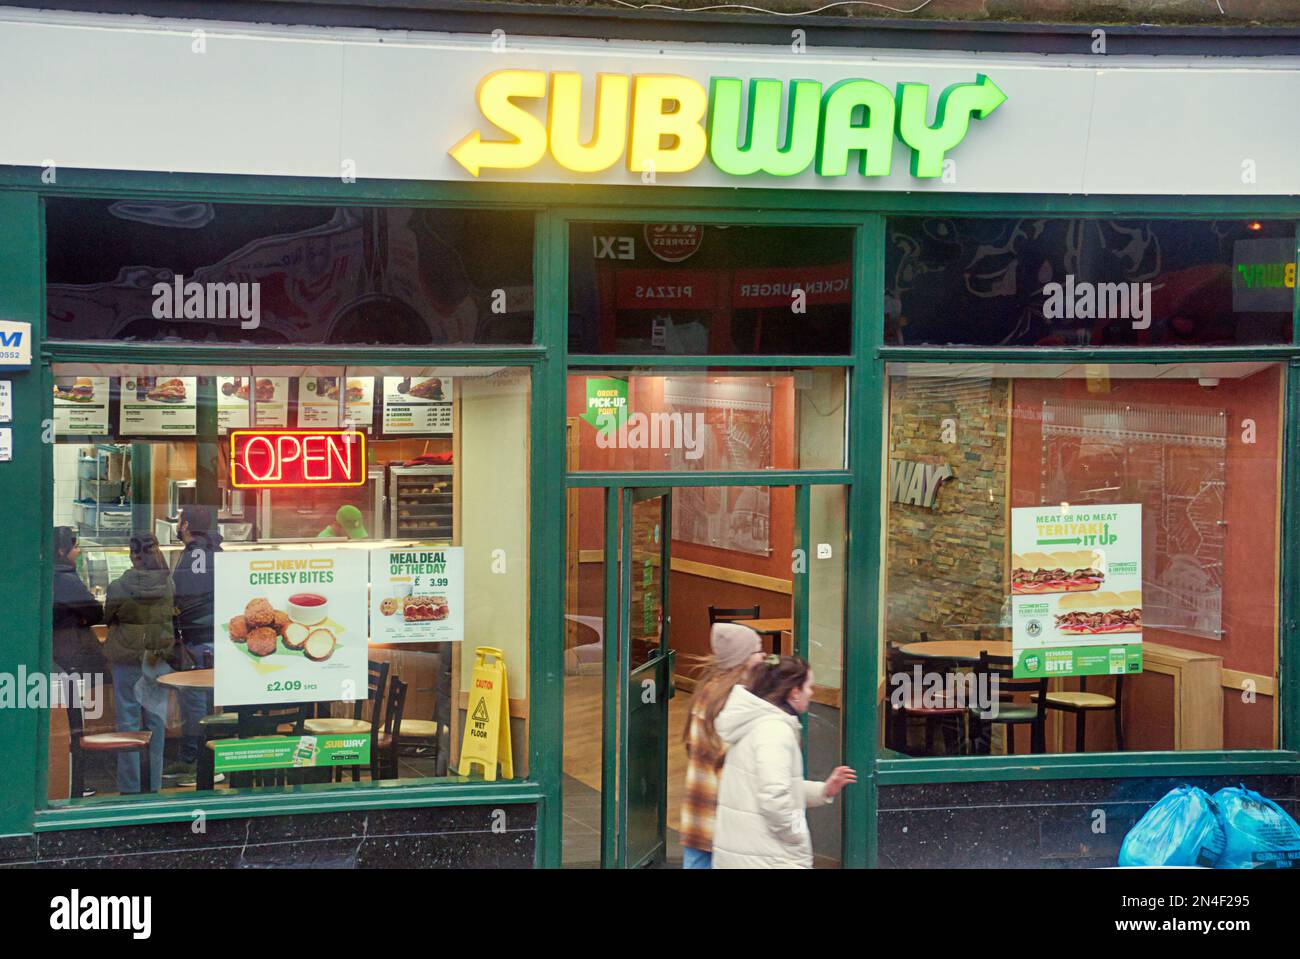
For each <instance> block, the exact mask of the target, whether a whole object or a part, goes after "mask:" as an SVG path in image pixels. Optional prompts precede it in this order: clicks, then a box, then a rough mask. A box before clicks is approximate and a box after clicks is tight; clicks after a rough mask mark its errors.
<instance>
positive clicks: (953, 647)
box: [898, 639, 1011, 663]
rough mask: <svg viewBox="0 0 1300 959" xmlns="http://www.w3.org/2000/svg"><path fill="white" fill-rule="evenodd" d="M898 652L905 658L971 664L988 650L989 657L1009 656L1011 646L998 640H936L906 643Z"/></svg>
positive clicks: (977, 660)
mask: <svg viewBox="0 0 1300 959" xmlns="http://www.w3.org/2000/svg"><path fill="white" fill-rule="evenodd" d="M898 650H899V652H901V653H903V654H905V655H907V656H917V657H920V658H924V659H951V660H955V661H958V662H971V663H976V662H979V658H980V652H981V650H988V652H989V655H990V656H1002V657H1005V658H1010V656H1011V644H1010V643H1008V642H1006V641H1005V640H1000V639H997V640H994V639H936V640H932V641H931V642H928V643H908V644H907V645H906V646H899V647H898Z"/></svg>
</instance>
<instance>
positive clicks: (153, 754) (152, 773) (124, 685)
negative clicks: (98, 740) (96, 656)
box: [113, 663, 167, 793]
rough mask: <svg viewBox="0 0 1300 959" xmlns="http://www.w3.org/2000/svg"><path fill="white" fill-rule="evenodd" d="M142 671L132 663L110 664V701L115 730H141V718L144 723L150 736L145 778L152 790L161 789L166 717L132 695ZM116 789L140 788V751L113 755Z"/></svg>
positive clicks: (134, 789)
mask: <svg viewBox="0 0 1300 959" xmlns="http://www.w3.org/2000/svg"><path fill="white" fill-rule="evenodd" d="M143 675H144V671H143V670H142V669H141V668H140V667H139V666H135V665H124V664H120V663H114V664H113V703H114V707H113V708H114V710H115V715H116V716H117V729H118V732H137V731H138V730H141V729H143V728H144V727H143V726H141V724H140V723H141V720H142V719H143V720H144V721H145V722H146V723H148V728H149V730H150V732H152V733H153V739H152V740H150V742H149V781H150V783H151V785H152V787H153V791H154V792H158V791H159V790H160V789H162V769H163V748H164V747H165V746H166V745H167V717H166V716H159V715H157V714H156V713H151V712H149V711H148V710H147V709H145V708H144V707H143V706H141V705H140V701H139V700H138V699H136V696H135V684H136V680H138V679H139V678H140V677H141V676H143ZM117 791H118V792H120V793H138V792H139V791H140V754H139V753H119V754H118V756H117Z"/></svg>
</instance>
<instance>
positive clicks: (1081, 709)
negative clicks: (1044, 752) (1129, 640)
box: [1035, 673, 1124, 753]
mask: <svg viewBox="0 0 1300 959" xmlns="http://www.w3.org/2000/svg"><path fill="white" fill-rule="evenodd" d="M1035 695H1037V694H1035ZM1123 699H1124V674H1123V673H1117V674H1116V675H1115V695H1114V696H1106V695H1103V694H1102V693H1090V692H1088V677H1087V676H1080V677H1079V688H1078V689H1077V690H1071V689H1064V690H1061V691H1059V692H1049V693H1048V694H1047V708H1048V709H1059V710H1060V711H1061V712H1063V713H1071V714H1073V716H1074V751H1075V752H1076V753H1081V752H1084V751H1085V749H1084V740H1085V737H1086V735H1087V731H1088V713H1100V712H1106V711H1107V710H1111V711H1113V712H1114V713H1115V747H1116V749H1118V750H1119V751H1120V752H1123V751H1124V723H1123V717H1122V714H1121V709H1122V705H1121V704H1122V702H1123Z"/></svg>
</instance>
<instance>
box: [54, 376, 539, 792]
mask: <svg viewBox="0 0 1300 959" xmlns="http://www.w3.org/2000/svg"><path fill="white" fill-rule="evenodd" d="M529 397H530V389H529V375H528V372H527V370H522V369H512V368H482V367H465V368H449V367H438V368H418V367H366V366H351V367H301V366H266V367H242V368H235V367H231V368H222V369H214V368H212V367H198V366H196V367H161V366H142V365H126V364H67V365H56V367H55V369H54V424H55V446H54V515H53V517H52V523H53V525H54V527H55V537H54V539H55V545H56V557H55V566H54V604H53V611H52V614H53V623H54V628H53V636H54V641H53V659H54V662H55V664H56V666H57V667H58V668H60V669H62V670H65V671H68V672H76V673H80V674H84V675H85V676H87V677H88V683H87V686H86V690H87V692H88V693H89V694H91V695H90V697H89V699H90V701H88V702H85V703H84V706H85V707H86V708H84V709H80V710H78V709H75V708H69V709H61V710H54V711H52V714H51V735H50V759H49V763H50V777H49V798H50V799H51V800H65V799H68V798H69V796H70V795H71V798H73V799H78V798H80V797H82V796H85V795H89V794H90V793H91V792H92V791H93V792H96V793H98V794H99V795H101V796H102V795H111V794H119V793H120V794H126V793H133V792H137V791H139V790H141V788H142V787H143V788H148V787H149V785H150V778H151V779H152V786H153V788H155V789H158V788H161V789H162V790H164V791H177V792H184V791H187V790H188V791H194V790H195V789H196V788H197V789H208V788H218V789H225V788H230V787H232V786H234V787H240V786H245V787H247V786H256V787H266V788H274V787H279V786H294V785H298V784H302V783H310V782H330V781H331V779H332V777H333V775H334V773H335V772H336V770H339V769H342V770H344V771H345V772H346V773H347V775H346V778H347V780H348V781H361V782H367V781H370V780H372V779H386V780H408V781H415V780H420V779H427V778H436V777H445V776H449V775H455V774H456V771H457V766H458V761H459V758H460V755H461V751H462V744H463V742H464V732H465V728H466V710H467V708H468V707H469V706H470V700H469V698H468V697H469V695H470V693H471V678H472V670H473V667H474V656H475V650H476V649H477V648H478V647H481V646H487V647H494V648H496V649H499V650H500V651H501V653H502V655H503V657H504V662H505V669H506V672H507V675H508V678H509V691H510V696H511V699H512V700H514V701H521V702H526V701H527V699H528V655H529V653H528V601H527V590H528V554H527V536H528V528H529V514H528V457H529V452H528V450H529V439H528V427H529V414H528V411H529ZM173 673H176V674H179V675H178V676H177V675H172V676H170V677H169V674H173ZM523 712H525V713H526V710H523ZM390 721H391V723H392V724H394V726H393V728H397V729H398V730H399V733H400V735H399V736H398V737H397V738H396V739H395V740H394V739H390V738H382V739H381V737H380V733H381V732H382V731H384V730H385V729H386V728H388V727H385V725H384V724H386V723H389V722H390ZM399 721H400V725H396V724H398V723H399ZM514 727H515V728H514V735H513V737H512V738H513V743H514V747H515V748H514V776H515V777H516V778H517V777H519V776H522V775H526V774H527V763H526V751H525V750H524V749H523V747H522V743H523V742H524V741H525V739H524V737H523V736H522V733H523V729H522V726H521V725H520V721H519V720H515V721H514ZM114 731H116V732H130V733H133V734H144V733H149V734H150V735H149V736H148V737H146V738H147V742H144V743H142V744H140V745H141V748H138V749H125V750H123V749H119V750H105V749H101V748H98V747H96V748H91V745H90V744H88V743H87V742H86V741H85V740H83V736H94V735H98V734H101V733H107V732H114ZM259 737H270V739H268V740H267V741H266V742H265V743H261V744H253V745H255V746H257V748H259V749H261V750H263V752H261V753H256V754H253V755H249V754H248V753H247V752H245V753H243V754H242V757H243V758H242V759H241V758H240V751H241V750H246V749H252V748H253V747H252V746H250V744H249V741H250V740H254V739H258V738H259ZM92 742H93V741H92ZM358 750H359V751H360V752H359V753H358ZM145 754H147V759H145ZM142 759H145V762H144V763H143V764H142V762H141V760H142ZM349 759H351V761H347V760H349ZM241 762H242V763H243V765H240V763H241ZM142 766H143V768H142ZM305 767H314V768H305ZM146 768H147V769H148V770H149V778H146V777H145V775H144V772H143V769H146ZM480 774H481V770H477V769H476V770H475V775H476V776H477V775H480ZM70 783H71V784H72V787H71V789H70V787H69V784H70Z"/></svg>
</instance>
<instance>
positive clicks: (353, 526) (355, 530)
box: [316, 504, 370, 539]
mask: <svg viewBox="0 0 1300 959" xmlns="http://www.w3.org/2000/svg"><path fill="white" fill-rule="evenodd" d="M316 536H317V538H319V537H321V536H347V537H348V538H349V539H369V538H370V534H369V533H367V532H366V524H365V523H364V522H363V521H362V519H361V510H359V509H357V508H356V507H355V506H352V505H350V504H344V505H343V506H340V507H339V510H338V512H337V513H335V514H334V522H332V523H330V524H329V525H328V526H326V527H325V528H324V529H323V530H321V531H320V532H319V533H317V534H316Z"/></svg>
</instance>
